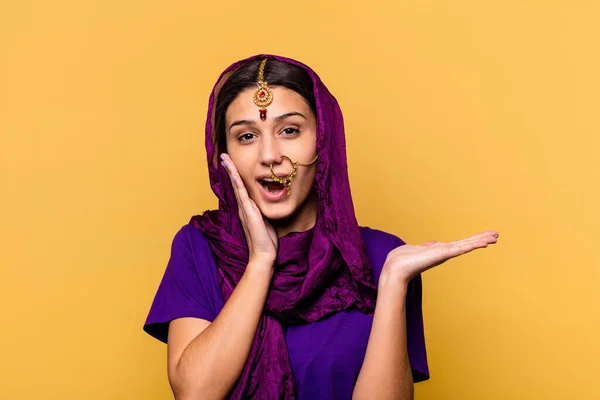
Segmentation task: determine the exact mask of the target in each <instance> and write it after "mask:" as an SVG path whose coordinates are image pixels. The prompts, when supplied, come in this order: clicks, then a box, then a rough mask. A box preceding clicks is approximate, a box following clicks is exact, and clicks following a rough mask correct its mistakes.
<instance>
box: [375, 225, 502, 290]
mask: <svg viewBox="0 0 600 400" xmlns="http://www.w3.org/2000/svg"><path fill="white" fill-rule="evenodd" d="M497 241H498V233H497V232H496V231H486V232H482V233H479V234H477V235H474V236H471V237H468V238H465V239H461V240H457V241H454V242H435V241H430V242H425V243H423V244H420V245H411V244H405V245H403V246H400V247H397V248H395V249H394V250H392V251H390V252H389V253H388V256H387V258H386V261H385V264H384V266H383V270H382V275H385V276H386V277H393V278H394V279H401V280H403V281H404V282H409V281H410V280H411V279H412V278H414V277H415V276H417V275H418V274H420V273H421V272H424V271H427V270H428V269H431V268H433V267H436V266H438V265H440V264H442V263H444V262H446V261H448V260H449V259H451V258H454V257H458V256H460V255H462V254H466V253H469V252H471V251H473V250H476V249H482V248H485V247H487V246H488V245H490V244H494V243H496V242H497Z"/></svg>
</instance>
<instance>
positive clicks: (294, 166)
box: [269, 155, 319, 196]
mask: <svg viewBox="0 0 600 400" xmlns="http://www.w3.org/2000/svg"><path fill="white" fill-rule="evenodd" d="M281 158H286V159H287V160H288V161H289V162H290V163H291V164H292V172H290V173H289V175H288V176H285V177H283V178H280V177H278V176H277V175H275V172H273V163H271V165H270V166H269V172H270V173H271V178H273V180H274V181H275V182H278V183H281V184H282V185H283V186H285V188H286V189H287V195H288V196H289V195H290V192H291V186H292V180H293V179H294V177H295V176H296V173H297V171H298V167H299V166H302V167H308V166H310V165H312V164H314V162H315V161H317V158H319V156H315V159H314V160H312V161H311V162H309V163H308V164H302V163H301V162H300V161H296V162H294V161H292V159H291V158H289V157H288V156H284V155H282V156H281Z"/></svg>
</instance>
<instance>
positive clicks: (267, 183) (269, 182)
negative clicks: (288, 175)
mask: <svg viewBox="0 0 600 400" xmlns="http://www.w3.org/2000/svg"><path fill="white" fill-rule="evenodd" d="M258 183H260V184H261V185H262V187H263V188H265V190H266V191H267V192H269V193H279V192H280V191H282V190H283V189H285V186H283V184H281V183H279V182H275V181H274V180H273V179H259V180H258Z"/></svg>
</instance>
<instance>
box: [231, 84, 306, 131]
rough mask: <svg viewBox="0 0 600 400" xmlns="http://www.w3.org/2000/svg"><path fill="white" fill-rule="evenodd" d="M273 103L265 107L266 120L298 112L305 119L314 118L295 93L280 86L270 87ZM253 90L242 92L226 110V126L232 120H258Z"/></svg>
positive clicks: (304, 102)
mask: <svg viewBox="0 0 600 400" xmlns="http://www.w3.org/2000/svg"><path fill="white" fill-rule="evenodd" d="M271 90H272V92H273V103H271V105H269V106H268V107H267V119H268V120H269V119H272V118H276V117H277V116H280V115H284V114H289V113H291V112H299V113H301V114H303V115H305V116H306V117H307V118H310V117H311V116H312V117H313V118H314V115H313V114H312V111H311V109H310V106H309V105H308V103H307V102H306V100H305V99H304V98H303V97H302V96H301V95H300V94H298V93H297V92H295V91H293V90H291V89H288V88H286V87H281V86H273V87H271ZM254 91H255V89H254V88H250V89H246V90H244V91H242V92H241V93H240V94H239V95H238V96H237V97H236V98H235V100H234V101H232V102H231V104H230V105H229V107H228V108H227V112H226V115H225V119H226V121H227V124H228V125H229V123H230V122H231V121H233V120H238V119H243V120H259V108H258V107H257V106H256V104H255V103H254V100H253V96H254Z"/></svg>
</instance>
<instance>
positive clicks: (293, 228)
mask: <svg viewBox="0 0 600 400" xmlns="http://www.w3.org/2000/svg"><path fill="white" fill-rule="evenodd" d="M269 222H270V223H271V224H272V225H273V228H275V232H276V233H277V237H278V238H280V237H283V236H285V235H287V234H289V233H292V232H305V231H307V230H309V229H311V228H312V227H314V226H315V224H316V223H317V195H316V193H315V192H314V191H312V192H311V194H310V195H309V196H308V197H307V198H306V200H305V201H304V203H302V204H301V205H300V207H298V209H297V210H296V211H295V212H294V213H293V214H292V215H290V216H289V217H287V218H283V219H278V220H271V221H269Z"/></svg>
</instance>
